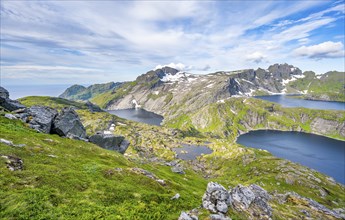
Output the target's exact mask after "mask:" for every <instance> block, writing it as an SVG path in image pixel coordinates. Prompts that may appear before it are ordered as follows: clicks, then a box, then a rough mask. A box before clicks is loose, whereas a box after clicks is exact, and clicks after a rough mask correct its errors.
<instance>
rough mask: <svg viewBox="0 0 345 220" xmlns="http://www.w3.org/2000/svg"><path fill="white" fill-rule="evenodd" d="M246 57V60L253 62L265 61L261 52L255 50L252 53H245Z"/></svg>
mask: <svg viewBox="0 0 345 220" xmlns="http://www.w3.org/2000/svg"><path fill="white" fill-rule="evenodd" d="M246 58H247V60H249V61H252V62H255V63H262V62H263V61H265V59H266V56H265V55H263V54H262V53H260V52H258V51H256V52H254V53H251V54H249V55H247V57H246Z"/></svg>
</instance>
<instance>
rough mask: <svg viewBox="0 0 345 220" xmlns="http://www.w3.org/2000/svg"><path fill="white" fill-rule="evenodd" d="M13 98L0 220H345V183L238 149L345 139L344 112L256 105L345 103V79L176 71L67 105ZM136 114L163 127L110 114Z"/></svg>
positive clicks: (5, 119) (6, 113)
mask: <svg viewBox="0 0 345 220" xmlns="http://www.w3.org/2000/svg"><path fill="white" fill-rule="evenodd" d="M6 92H7V91H6V90H5V89H3V88H2V90H1V99H0V105H1V106H2V107H1V116H0V125H1V126H0V138H1V139H0V140H1V141H0V156H1V157H0V186H1V187H0V218H1V219H181V220H190V219H345V193H344V191H345V187H344V185H343V184H341V183H339V182H337V181H336V180H334V179H333V178H332V177H329V176H327V175H325V174H322V173H320V172H318V171H316V170H314V169H310V168H308V167H305V166H302V165H300V164H298V163H294V162H291V161H288V160H285V159H282V158H277V157H275V156H273V155H272V154H271V153H270V152H268V151H266V150H262V149H256V148H249V147H245V146H242V145H240V144H238V143H236V140H237V138H238V136H239V135H241V134H244V133H247V132H249V131H253V130H281V131H297V132H304V133H311V134H317V135H322V136H325V137H329V138H333V139H337V140H339V141H345V111H344V110H345V109H343V110H319V109H309V108H304V107H295V108H287V107H284V106H282V105H279V104H277V103H272V102H268V101H264V100H261V99H257V98H255V97H254V96H259V95H275V94H276V95H277V94H280V95H288V94H294V95H299V96H294V97H293V98H296V99H308V100H322V101H338V102H344V101H345V79H344V73H343V72H335V71H333V72H332V71H331V72H327V73H325V74H323V75H320V76H319V75H316V74H315V73H313V72H310V71H306V72H302V71H301V70H300V69H299V68H297V67H294V66H292V65H288V64H274V65H271V66H269V67H268V68H267V69H261V68H259V69H257V70H252V69H248V70H239V71H222V72H216V73H210V74H206V75H195V74H191V73H187V72H181V71H179V70H177V69H174V68H171V67H168V66H166V67H162V68H159V69H155V70H151V71H149V72H147V73H145V74H143V75H140V76H138V78H137V79H136V80H135V81H131V82H116V83H114V82H110V83H106V84H95V85H91V86H89V87H84V86H80V85H74V86H72V87H70V88H68V89H66V91H65V92H64V93H63V94H61V95H60V97H59V98H57V97H44V96H29V97H24V98H21V99H19V100H18V101H15V100H10V98H9V96H8V92H7V93H6ZM325 105H327V102H325ZM131 108H143V109H145V110H147V111H151V112H154V113H156V114H159V115H162V116H163V117H164V120H163V122H162V125H161V126H154V125H148V124H144V123H140V122H136V121H131V120H126V119H124V118H120V117H118V116H116V115H113V114H110V113H108V112H107V111H109V110H118V109H131ZM49 115H51V116H49ZM61 125H62V126H61ZM47 126H48V129H47ZM43 127H44V128H46V130H43V129H42V128H43ZM65 128H66V129H67V128H68V129H67V130H66V129H65ZM65 130H66V131H65ZM97 138H99V139H97ZM96 139H97V140H96ZM110 139H111V140H110ZM98 140H100V141H98ZM344 143H345V142H344ZM183 144H187V145H193V146H207V147H208V148H209V149H211V150H212V153H211V154H201V155H200V156H198V157H196V159H194V160H182V159H180V158H179V157H177V155H176V152H175V151H174V150H173V149H174V148H179V147H181V146H182V145H183ZM184 153H185V154H188V152H184ZM344 159H345V158H344Z"/></svg>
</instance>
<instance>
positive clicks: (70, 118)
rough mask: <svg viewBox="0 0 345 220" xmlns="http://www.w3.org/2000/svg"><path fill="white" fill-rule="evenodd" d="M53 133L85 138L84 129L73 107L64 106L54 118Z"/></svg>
mask: <svg viewBox="0 0 345 220" xmlns="http://www.w3.org/2000/svg"><path fill="white" fill-rule="evenodd" d="M52 131H53V133H57V134H58V135H60V136H66V137H69V138H74V139H85V138H86V130H85V128H84V126H83V124H82V123H81V121H80V119H79V116H78V114H77V113H76V112H75V111H74V110H73V108H64V109H62V111H61V112H60V113H59V114H58V115H57V117H56V118H55V119H54V124H53V128H52Z"/></svg>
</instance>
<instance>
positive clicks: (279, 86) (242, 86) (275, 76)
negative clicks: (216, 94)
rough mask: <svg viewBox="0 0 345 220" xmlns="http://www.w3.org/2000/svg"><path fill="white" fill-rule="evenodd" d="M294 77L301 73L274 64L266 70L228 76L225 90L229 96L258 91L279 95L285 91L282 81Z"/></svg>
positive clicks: (291, 68) (246, 71)
mask: <svg viewBox="0 0 345 220" xmlns="http://www.w3.org/2000/svg"><path fill="white" fill-rule="evenodd" d="M294 76H296V77H300V76H302V71H301V70H300V69H298V68H296V67H294V66H292V65H288V64H274V65H272V66H270V67H269V68H268V69H267V70H264V69H260V68H259V69H257V70H253V69H249V70H243V71H241V72H240V73H237V74H234V75H231V76H230V78H229V84H228V88H227V89H228V91H229V93H230V95H244V94H247V95H248V94H250V93H251V92H252V91H256V90H258V89H261V90H266V91H269V92H274V93H281V92H283V91H284V89H285V85H284V83H283V80H287V79H293V78H294Z"/></svg>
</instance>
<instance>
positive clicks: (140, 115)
mask: <svg viewBox="0 0 345 220" xmlns="http://www.w3.org/2000/svg"><path fill="white" fill-rule="evenodd" d="M108 112H109V113H110V114H113V115H116V116H118V117H120V118H124V119H128V120H132V121H136V122H142V123H145V124H150V125H158V126H160V124H161V123H162V121H163V116H161V115H158V114H155V113H153V112H149V111H146V110H144V109H141V108H138V109H121V110H109V111H108Z"/></svg>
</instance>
